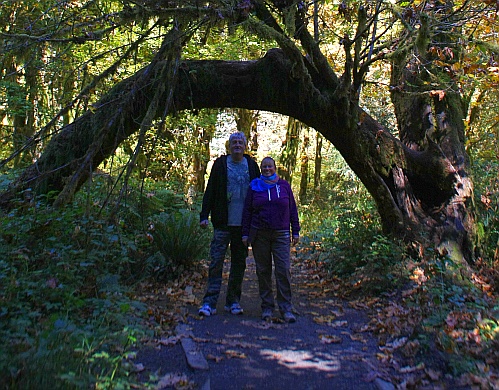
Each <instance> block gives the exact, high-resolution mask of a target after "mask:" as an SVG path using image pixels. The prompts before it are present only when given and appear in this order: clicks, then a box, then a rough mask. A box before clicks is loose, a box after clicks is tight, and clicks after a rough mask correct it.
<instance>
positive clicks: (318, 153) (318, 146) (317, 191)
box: [314, 133, 323, 199]
mask: <svg viewBox="0 0 499 390" xmlns="http://www.w3.org/2000/svg"><path fill="white" fill-rule="evenodd" d="M315 137H316V138H315V160H314V198H315V199H318V198H320V196H321V171H322V140H323V139H322V136H321V134H320V133H316V136H315Z"/></svg>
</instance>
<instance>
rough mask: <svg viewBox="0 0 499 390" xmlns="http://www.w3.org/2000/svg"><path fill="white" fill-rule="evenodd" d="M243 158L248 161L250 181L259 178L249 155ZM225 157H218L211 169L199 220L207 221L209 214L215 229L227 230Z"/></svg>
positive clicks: (255, 165)
mask: <svg viewBox="0 0 499 390" xmlns="http://www.w3.org/2000/svg"><path fill="white" fill-rule="evenodd" d="M244 158H245V159H246V160H247V161H248V171H249V176H250V178H249V179H250V181H251V180H253V179H255V178H257V177H259V176H260V168H259V167H258V164H257V163H256V162H255V160H253V159H252V158H251V157H250V156H249V155H247V154H245V155H244ZM228 210H229V209H228V206H227V155H223V156H220V157H218V158H217V159H216V160H215V162H214V163H213V167H212V168H211V173H210V178H209V179H208V184H207V185H206V190H205V192H204V196H203V206H202V208H201V213H200V214H199V220H200V221H204V220H205V219H208V216H209V215H210V213H211V223H212V224H213V227H214V228H215V229H225V228H227V221H228V213H229V211H228Z"/></svg>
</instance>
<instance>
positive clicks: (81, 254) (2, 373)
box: [0, 177, 197, 389]
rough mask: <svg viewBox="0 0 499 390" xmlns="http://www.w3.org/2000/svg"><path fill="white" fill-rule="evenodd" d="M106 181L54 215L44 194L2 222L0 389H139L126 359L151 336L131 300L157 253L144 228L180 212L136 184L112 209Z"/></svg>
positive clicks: (167, 194)
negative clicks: (139, 341)
mask: <svg viewBox="0 0 499 390" xmlns="http://www.w3.org/2000/svg"><path fill="white" fill-rule="evenodd" d="M108 182H109V180H108V178H105V177H97V178H94V180H93V182H92V183H90V184H89V185H86V186H85V187H84V188H83V190H82V191H80V192H79V193H78V194H77V195H76V198H75V200H74V201H73V202H72V203H71V204H68V205H67V206H65V207H62V208H59V209H57V210H55V209H53V208H52V207H51V206H50V204H49V203H48V202H47V200H48V199H47V196H44V197H38V198H33V200H32V202H31V203H29V204H25V203H20V204H19V207H17V208H14V209H12V210H11V211H9V213H7V214H0V225H1V226H2V230H1V231H0V345H1V353H0V378H1V380H0V382H1V385H0V388H6V389H39V388H51V389H71V388H75V389H76V388H89V387H95V388H129V387H130V386H138V384H137V383H135V384H134V381H135V379H134V377H133V376H132V375H131V373H132V371H133V367H132V366H131V363H130V362H129V361H128V359H127V358H128V356H129V355H130V354H131V353H132V352H131V351H132V350H133V348H134V344H135V342H136V338H137V337H138V336H140V335H142V334H143V333H144V332H149V330H147V329H145V328H144V327H143V326H144V325H143V324H142V318H143V317H144V316H146V315H147V314H146V308H145V306H144V305H143V304H142V303H140V302H138V301H136V300H134V299H133V295H134V294H133V288H134V285H135V284H136V283H138V282H140V281H142V280H143V279H144V278H147V277H148V276H149V275H148V273H147V267H148V265H149V259H150V258H151V256H153V255H154V253H156V252H157V249H156V247H155V246H154V245H153V244H152V243H151V240H150V239H149V235H148V234H149V232H148V229H149V227H150V225H151V221H152V219H153V218H154V217H155V215H157V214H159V213H162V212H166V211H168V212H171V211H172V210H177V212H178V210H179V209H181V208H185V207H186V204H185V202H183V201H182V199H181V197H180V196H178V195H176V194H174V193H173V192H171V191H169V190H167V189H165V188H162V187H160V186H159V185H158V186H154V185H151V186H148V187H147V189H146V190H145V191H140V190H136V188H140V185H139V184H140V183H133V182H132V183H131V185H130V186H129V191H128V193H127V196H126V199H124V201H123V202H122V203H121V204H120V206H119V207H116V204H115V203H113V199H109V198H107V196H108V192H107V191H108V189H109V186H108ZM195 207H196V205H194V206H191V208H195ZM189 212H191V213H193V212H192V211H189ZM196 215H197V213H196ZM179 227H180V228H182V224H180V223H179ZM184 233H185V230H184Z"/></svg>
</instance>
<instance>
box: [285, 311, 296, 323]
mask: <svg viewBox="0 0 499 390" xmlns="http://www.w3.org/2000/svg"><path fill="white" fill-rule="evenodd" d="M282 318H284V321H286V322H288V323H290V324H292V323H293V322H296V317H295V316H294V315H293V313H291V312H290V311H287V312H286V313H284V314H283V316H282Z"/></svg>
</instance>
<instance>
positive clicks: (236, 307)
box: [225, 302, 243, 315]
mask: <svg viewBox="0 0 499 390" xmlns="http://www.w3.org/2000/svg"><path fill="white" fill-rule="evenodd" d="M225 311H227V312H230V313H231V314H234V315H238V314H243V308H242V307H241V305H240V304H239V303H237V302H234V303H233V304H232V305H225Z"/></svg>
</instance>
